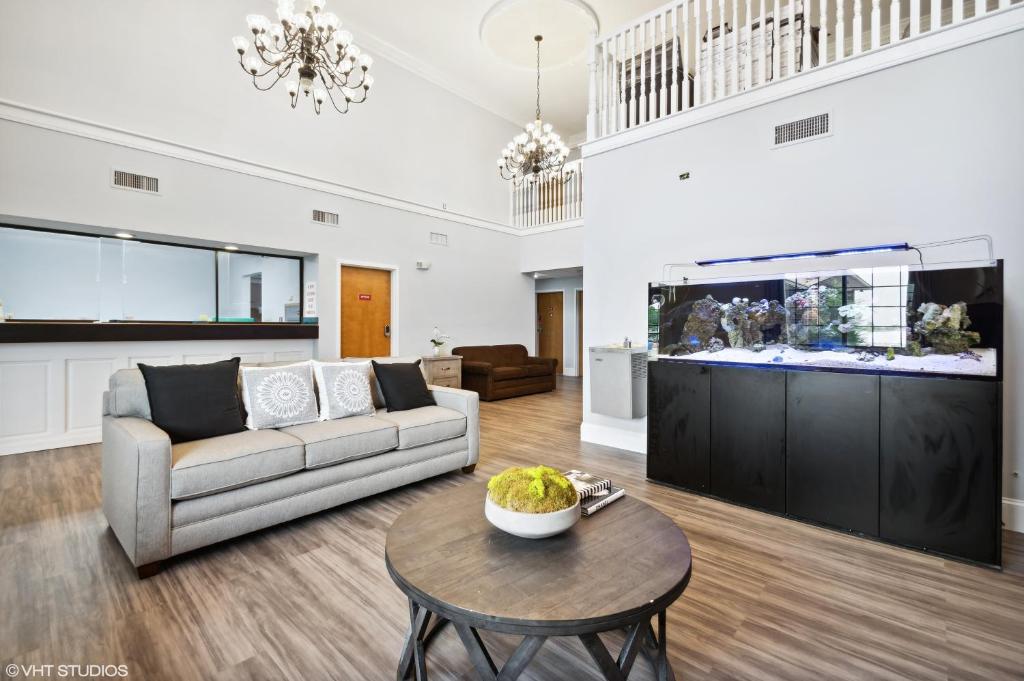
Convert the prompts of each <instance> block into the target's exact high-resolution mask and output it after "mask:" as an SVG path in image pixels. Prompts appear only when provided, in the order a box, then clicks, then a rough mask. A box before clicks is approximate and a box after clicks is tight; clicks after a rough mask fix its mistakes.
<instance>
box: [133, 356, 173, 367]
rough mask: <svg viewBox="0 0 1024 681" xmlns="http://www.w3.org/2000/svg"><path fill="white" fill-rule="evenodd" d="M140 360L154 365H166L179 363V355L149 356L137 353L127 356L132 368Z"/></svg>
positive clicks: (137, 364)
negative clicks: (136, 354)
mask: <svg viewBox="0 0 1024 681" xmlns="http://www.w3.org/2000/svg"><path fill="white" fill-rule="evenodd" d="M140 362H141V363H142V364H148V365H150V366H155V367H166V366H171V365H172V364H181V355H155V356H151V357H147V356H143V355H139V356H137V357H129V358H128V366H129V367H132V368H133V369H134V368H135V367H137V366H139V363H140Z"/></svg>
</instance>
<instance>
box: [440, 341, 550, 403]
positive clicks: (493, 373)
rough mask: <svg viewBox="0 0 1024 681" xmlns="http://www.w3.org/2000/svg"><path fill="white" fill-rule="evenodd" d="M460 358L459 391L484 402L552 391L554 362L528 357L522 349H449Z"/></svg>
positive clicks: (485, 346)
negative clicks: (466, 391)
mask: <svg viewBox="0 0 1024 681" xmlns="http://www.w3.org/2000/svg"><path fill="white" fill-rule="evenodd" d="M452 354H453V355H461V356H462V388H463V389H464V390H473V391H476V392H478V393H480V399H481V400H485V401H487V402H491V401H493V400H503V399H505V398H506V397H518V396H519V395H532V394H533V393H543V392H547V391H549V390H554V389H555V370H556V369H557V368H558V360H557V359H553V358H550V357H530V356H529V355H528V354H527V352H526V347H525V346H522V345H469V346H463V347H461V348H454V349H452Z"/></svg>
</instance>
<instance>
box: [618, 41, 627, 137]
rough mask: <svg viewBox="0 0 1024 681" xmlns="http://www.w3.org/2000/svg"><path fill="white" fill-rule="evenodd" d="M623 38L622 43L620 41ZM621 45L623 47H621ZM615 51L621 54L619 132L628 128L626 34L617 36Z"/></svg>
mask: <svg viewBox="0 0 1024 681" xmlns="http://www.w3.org/2000/svg"><path fill="white" fill-rule="evenodd" d="M620 38H621V41H620ZM620 43H621V45H620ZM615 49H616V51H617V52H618V53H619V125H618V128H617V129H618V130H622V129H624V128H625V127H626V125H627V121H628V118H627V116H628V115H629V112H628V111H627V109H626V34H625V33H620V34H618V35H616V36H615Z"/></svg>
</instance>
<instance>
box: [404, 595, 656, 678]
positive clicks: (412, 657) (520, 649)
mask: <svg viewBox="0 0 1024 681" xmlns="http://www.w3.org/2000/svg"><path fill="white" fill-rule="evenodd" d="M449 624H451V625H452V626H453V627H455V630H456V632H458V634H459V638H460V639H461V640H462V645H464V646H465V647H466V652H467V653H469V659H470V661H472V663H473V666H474V667H475V668H476V671H477V675H479V677H480V678H481V679H483V680H484V681H514V680H515V679H518V678H519V675H520V674H522V673H523V670H525V669H526V666H527V665H528V664H530V661H531V660H532V659H533V657H534V655H536V654H537V651H539V650H540V648H541V646H543V645H544V642H545V641H546V640H548V638H550V636H539V635H527V636H524V637H523V640H522V641H520V643H519V645H518V646H517V647H516V649H515V650H514V651H513V652H512V654H511V655H510V656H509V658H508V660H506V661H505V664H504V665H503V666H502V667H501V668H500V669H499V668H498V667H497V665H495V664H494V660H492V659H491V655H490V653H489V652H488V651H487V647H486V646H485V645H484V642H483V640H482V639H481V638H480V634H479V632H478V631H477V629H476V628H474V627H471V626H469V625H468V624H458V623H455V622H450V621H449V620H447V619H445V618H444V617H441V616H440V615H437V614H435V613H432V612H431V611H429V610H427V609H426V608H425V607H423V606H422V605H420V604H418V603H416V602H415V601H413V600H411V599H410V600H409V631H408V633H407V634H406V638H405V646H404V647H403V649H402V656H401V658H400V659H399V662H398V677H397V679H398V681H405V679H410V678H415V679H416V681H427V660H426V655H427V646H428V644H429V643H430V641H431V640H432V639H433V638H434V637H435V636H436V635H437V634H438V632H440V631H441V630H442V629H444V628H445V627H446V626H447V625H449ZM665 624H666V623H665V611H664V610H662V611H661V612H659V613H658V632H657V634H655V631H654V627H652V626H651V622H650V620H649V619H645V620H641V621H639V622H634V623H633V624H631V625H629V626H628V627H627V628H626V629H625V631H626V641H625V643H623V645H622V649H621V650H620V651H619V656H618V658H613V657H612V655H611V653H609V652H608V648H607V647H606V646H605V645H604V643H603V642H602V641H601V639H600V637H599V636H598V635H597V634H595V633H585V634H577V633H574V632H572V631H566V633H564V634H559V636H578V637H579V639H580V640H581V641H582V642H583V646H584V647H585V648H586V649H587V652H588V653H590V657H591V658H592V659H593V660H594V663H595V664H596V665H597V668H598V669H599V670H600V671H601V674H602V675H603V676H604V678H605V679H606V680H607V681H625V680H626V679H627V678H629V673H630V672H631V671H632V669H633V662H635V661H636V657H637V655H638V654H640V655H643V656H644V657H645V658H647V660H648V661H649V662H650V663H651V666H652V667H653V668H654V671H655V674H656V676H657V679H658V681H675V674H673V672H672V666H671V665H670V664H669V661H668V652H667V638H666V630H665Z"/></svg>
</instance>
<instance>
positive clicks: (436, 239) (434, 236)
mask: <svg viewBox="0 0 1024 681" xmlns="http://www.w3.org/2000/svg"><path fill="white" fill-rule="evenodd" d="M430 243H431V244H433V245H434V246H447V245H448V235H447V234H443V233H442V232H431V233H430Z"/></svg>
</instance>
